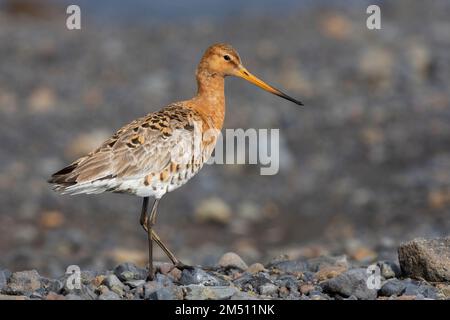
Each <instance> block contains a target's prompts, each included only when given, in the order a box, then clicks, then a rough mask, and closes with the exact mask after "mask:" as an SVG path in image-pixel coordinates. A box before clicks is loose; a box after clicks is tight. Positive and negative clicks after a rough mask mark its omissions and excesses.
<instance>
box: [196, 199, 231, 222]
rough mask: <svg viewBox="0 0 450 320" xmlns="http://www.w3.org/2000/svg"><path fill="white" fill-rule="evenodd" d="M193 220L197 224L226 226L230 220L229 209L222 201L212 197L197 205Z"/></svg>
mask: <svg viewBox="0 0 450 320" xmlns="http://www.w3.org/2000/svg"><path fill="white" fill-rule="evenodd" d="M195 218H196V220H197V221H199V222H213V223H218V224H228V223H229V222H230V220H231V209H230V207H229V206H228V205H227V204H226V203H225V202H224V201H223V200H222V199H220V198H217V197H212V198H209V199H206V200H204V201H202V202H201V203H200V204H199V205H198V207H197V208H196V210H195Z"/></svg>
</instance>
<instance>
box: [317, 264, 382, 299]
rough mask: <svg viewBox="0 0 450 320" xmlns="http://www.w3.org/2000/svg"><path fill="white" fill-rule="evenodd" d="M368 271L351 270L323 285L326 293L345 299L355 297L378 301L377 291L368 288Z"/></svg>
mask: <svg viewBox="0 0 450 320" xmlns="http://www.w3.org/2000/svg"><path fill="white" fill-rule="evenodd" d="M367 278H368V274H367V271H366V269H364V268H358V269H351V270H348V271H346V272H344V273H341V274H340V275H338V276H337V277H335V278H333V279H330V280H327V281H324V282H322V283H321V286H322V289H323V291H324V292H327V293H331V294H339V295H341V296H344V297H350V296H352V295H353V296H355V297H356V298H358V299H369V300H372V299H376V297H377V290H376V289H369V288H368V286H367Z"/></svg>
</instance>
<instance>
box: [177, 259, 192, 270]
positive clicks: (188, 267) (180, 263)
mask: <svg viewBox="0 0 450 320" xmlns="http://www.w3.org/2000/svg"><path fill="white" fill-rule="evenodd" d="M174 266H175V267H176V268H177V269H180V270H184V269H187V270H194V269H195V267H194V266H190V265H187V264H184V263H183V262H181V261H178V262H177V263H175V264H174Z"/></svg>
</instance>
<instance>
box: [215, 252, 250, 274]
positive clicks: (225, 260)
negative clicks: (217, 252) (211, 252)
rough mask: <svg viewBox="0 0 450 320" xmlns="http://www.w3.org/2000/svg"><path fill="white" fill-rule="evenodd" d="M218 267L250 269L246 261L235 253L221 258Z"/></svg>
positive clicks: (228, 253)
mask: <svg viewBox="0 0 450 320" xmlns="http://www.w3.org/2000/svg"><path fill="white" fill-rule="evenodd" d="M217 266H219V267H222V268H237V269H240V270H247V269H248V266H247V264H246V263H245V262H244V260H242V258H241V257H240V256H238V255H237V254H236V253H234V252H227V253H225V254H224V255H223V256H222V257H221V258H220V260H219V262H218V263H217Z"/></svg>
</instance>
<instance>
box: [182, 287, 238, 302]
mask: <svg viewBox="0 0 450 320" xmlns="http://www.w3.org/2000/svg"><path fill="white" fill-rule="evenodd" d="M183 290H184V291H185V293H186V295H185V299H186V300H223V299H229V298H231V297H232V296H233V295H234V294H235V293H236V291H237V290H236V288H234V287H232V286H217V287H205V286H202V285H195V284H191V285H188V286H185V287H183Z"/></svg>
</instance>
